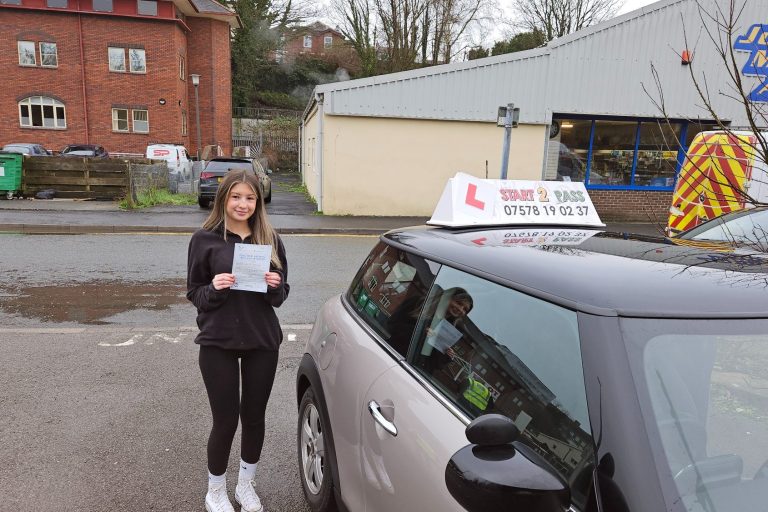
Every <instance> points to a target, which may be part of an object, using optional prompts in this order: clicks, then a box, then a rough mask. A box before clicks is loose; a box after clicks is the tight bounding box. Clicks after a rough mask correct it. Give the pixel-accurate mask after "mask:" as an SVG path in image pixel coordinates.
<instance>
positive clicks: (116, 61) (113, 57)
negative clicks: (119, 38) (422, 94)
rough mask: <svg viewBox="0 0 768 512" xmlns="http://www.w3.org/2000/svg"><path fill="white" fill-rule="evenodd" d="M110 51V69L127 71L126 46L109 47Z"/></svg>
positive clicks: (120, 71) (121, 71)
mask: <svg viewBox="0 0 768 512" xmlns="http://www.w3.org/2000/svg"><path fill="white" fill-rule="evenodd" d="M107 51H108V53H109V70H110V71H117V72H119V73H125V48H113V47H110V48H108V49H107Z"/></svg>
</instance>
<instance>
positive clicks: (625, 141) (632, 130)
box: [544, 116, 715, 190]
mask: <svg viewBox="0 0 768 512" xmlns="http://www.w3.org/2000/svg"><path fill="white" fill-rule="evenodd" d="M713 128H715V125H714V123H713V122H704V123H693V122H688V121H684V120H670V121H667V120H665V119H627V118H607V117H601V118H597V117H596V118H586V117H580V116H579V117H576V116H574V117H573V118H569V117H566V116H555V117H554V119H553V121H552V125H551V127H550V138H549V144H548V147H547V155H546V159H547V161H546V165H545V169H546V170H545V172H544V179H547V180H561V181H584V182H586V184H587V187H588V188H603V189H629V190H632V189H638V190H647V189H649V188H652V189H656V190H658V189H662V190H672V187H674V183H675V176H676V174H677V172H678V171H679V169H680V165H681V163H682V162H683V160H684V156H685V151H686V150H687V148H688V146H689V145H690V142H691V140H692V139H693V136H694V135H695V134H697V133H699V132H701V131H704V130H709V129H713Z"/></svg>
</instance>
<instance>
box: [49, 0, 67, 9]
mask: <svg viewBox="0 0 768 512" xmlns="http://www.w3.org/2000/svg"><path fill="white" fill-rule="evenodd" d="M47 5H48V7H57V8H60V9H66V8H67V0H48V1H47Z"/></svg>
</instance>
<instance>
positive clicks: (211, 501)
mask: <svg viewBox="0 0 768 512" xmlns="http://www.w3.org/2000/svg"><path fill="white" fill-rule="evenodd" d="M205 510H206V511H207V512H235V509H234V507H233V506H232V503H230V502H229V498H228V497H227V488H226V486H225V485H224V484H222V485H220V486H218V487H210V488H209V489H208V494H206V495H205Z"/></svg>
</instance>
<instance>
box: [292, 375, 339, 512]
mask: <svg viewBox="0 0 768 512" xmlns="http://www.w3.org/2000/svg"><path fill="white" fill-rule="evenodd" d="M326 432H327V429H326V427H325V424H324V422H323V416H322V414H321V413H320V405H319V404H318V402H317V399H316V398H315V393H314V391H313V390H312V388H307V390H306V391H305V392H304V396H303V397H302V398H301V404H300V405H299V425H298V429H297V435H296V438H297V439H296V440H297V445H298V454H299V472H300V474H301V486H302V488H303V489H304V496H305V497H306V499H307V503H308V504H309V508H310V509H311V510H312V512H332V511H336V510H338V509H337V507H336V500H335V497H334V495H333V474H332V471H331V467H330V464H331V458H330V457H328V456H327V454H326V449H327V446H328V443H327V440H326V439H325V436H326Z"/></svg>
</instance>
